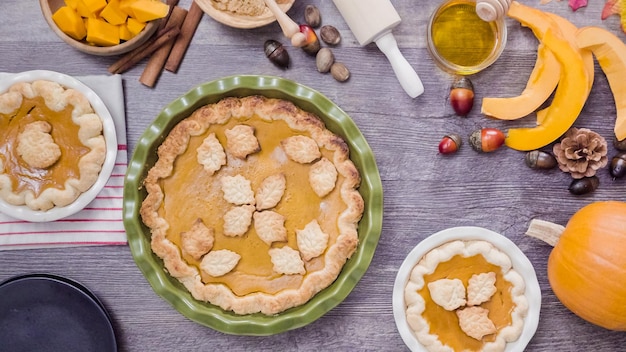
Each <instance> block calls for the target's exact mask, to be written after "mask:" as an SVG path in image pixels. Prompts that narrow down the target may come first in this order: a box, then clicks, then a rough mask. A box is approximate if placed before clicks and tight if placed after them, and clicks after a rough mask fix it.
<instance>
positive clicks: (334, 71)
mask: <svg viewBox="0 0 626 352" xmlns="http://www.w3.org/2000/svg"><path fill="white" fill-rule="evenodd" d="M330 74H331V75H332V76H333V78H334V79H336V80H337V81H339V82H345V81H347V80H348V78H350V71H349V70H348V68H347V67H346V65H344V64H343V63H341V62H335V63H334V64H332V66H330Z"/></svg>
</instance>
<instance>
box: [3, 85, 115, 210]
mask: <svg viewBox="0 0 626 352" xmlns="http://www.w3.org/2000/svg"><path fill="white" fill-rule="evenodd" d="M102 128H103V127H102V120H101V118H100V117H99V116H98V115H97V114H96V113H95V112H94V110H93V108H92V106H91V105H90V103H89V101H88V100H87V97H85V96H84V95H83V94H82V93H80V92H78V91H76V90H74V89H69V88H65V87H63V86H61V85H60V84H58V83H56V82H52V81H47V80H38V81H34V82H21V83H16V84H14V85H12V86H11V87H9V89H8V90H7V91H6V92H5V93H3V94H0V197H2V199H3V200H4V201H5V202H7V203H9V204H12V205H18V206H19V205H25V206H27V207H28V208H30V209H32V210H35V211H45V210H49V209H51V208H53V207H63V206H66V205H69V204H71V203H72V202H74V201H75V200H76V198H78V197H79V196H80V194H82V193H84V192H86V191H87V190H88V189H89V188H90V187H91V186H93V184H94V183H95V182H96V181H97V179H98V175H99V173H100V170H101V168H102V164H103V163H104V159H105V154H106V143H105V140H104V136H103V134H102Z"/></svg>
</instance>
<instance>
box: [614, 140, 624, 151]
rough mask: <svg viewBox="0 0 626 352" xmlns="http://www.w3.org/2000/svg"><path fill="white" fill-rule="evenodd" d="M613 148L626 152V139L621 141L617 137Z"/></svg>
mask: <svg viewBox="0 0 626 352" xmlns="http://www.w3.org/2000/svg"><path fill="white" fill-rule="evenodd" d="M613 146H614V147H615V149H617V150H620V151H626V138H624V139H622V140H621V141H620V140H619V139H617V137H615V138H614V139H613Z"/></svg>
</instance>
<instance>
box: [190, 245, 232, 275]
mask: <svg viewBox="0 0 626 352" xmlns="http://www.w3.org/2000/svg"><path fill="white" fill-rule="evenodd" d="M239 259H241V256H240V255H239V254H237V253H235V252H233V251H229V250H228V249H220V250H217V251H211V252H209V253H208V254H207V255H205V256H204V258H202V262H200V269H202V271H204V272H205V273H207V274H209V275H211V276H214V277H218V276H223V275H226V274H228V273H229V272H230V271H231V270H233V269H234V268H235V266H237V263H239Z"/></svg>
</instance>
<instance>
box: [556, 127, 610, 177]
mask: <svg viewBox="0 0 626 352" xmlns="http://www.w3.org/2000/svg"><path fill="white" fill-rule="evenodd" d="M552 151H553V152H554V156H555V157H556V160H557V161H558V163H559V169H561V171H563V172H569V173H570V174H571V175H572V177H573V178H583V177H591V176H593V175H595V174H596V170H598V169H600V168H602V167H604V166H606V164H607V162H608V158H607V156H606V154H607V143H606V140H605V139H604V137H602V136H601V135H599V134H597V133H595V132H593V131H591V130H590V129H587V128H581V129H578V128H575V127H572V128H570V129H569V130H568V131H567V132H566V133H565V135H564V136H563V138H561V142H560V143H557V144H555V145H554V147H553V148H552Z"/></svg>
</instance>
